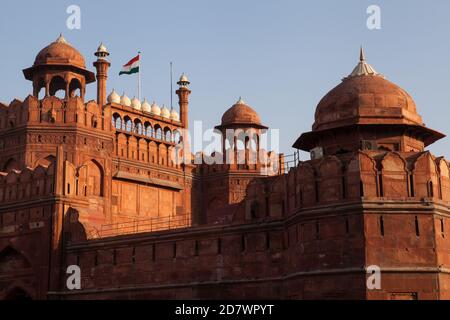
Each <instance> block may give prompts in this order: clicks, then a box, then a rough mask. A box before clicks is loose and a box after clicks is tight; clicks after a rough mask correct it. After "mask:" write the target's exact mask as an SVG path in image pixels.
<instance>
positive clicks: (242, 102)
mask: <svg viewBox="0 0 450 320" xmlns="http://www.w3.org/2000/svg"><path fill="white" fill-rule="evenodd" d="M236 104H246V103H245V101H244V100H243V99H242V97H239V100H238V101H237V102H236Z"/></svg>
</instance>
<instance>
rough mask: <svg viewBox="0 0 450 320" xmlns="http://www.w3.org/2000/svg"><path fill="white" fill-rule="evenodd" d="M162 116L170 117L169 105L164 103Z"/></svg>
mask: <svg viewBox="0 0 450 320" xmlns="http://www.w3.org/2000/svg"><path fill="white" fill-rule="evenodd" d="M161 117H163V118H167V119H169V118H170V110H169V109H167V107H166V106H165V105H163V107H162V109H161Z"/></svg>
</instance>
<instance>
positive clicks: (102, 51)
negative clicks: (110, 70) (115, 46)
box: [97, 42, 108, 53]
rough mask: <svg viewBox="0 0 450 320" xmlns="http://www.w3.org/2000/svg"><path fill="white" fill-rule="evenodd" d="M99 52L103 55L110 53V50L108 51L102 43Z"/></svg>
mask: <svg viewBox="0 0 450 320" xmlns="http://www.w3.org/2000/svg"><path fill="white" fill-rule="evenodd" d="M97 52H101V53H108V50H106V47H105V45H104V44H103V42H102V43H100V45H99V46H98V48H97Z"/></svg>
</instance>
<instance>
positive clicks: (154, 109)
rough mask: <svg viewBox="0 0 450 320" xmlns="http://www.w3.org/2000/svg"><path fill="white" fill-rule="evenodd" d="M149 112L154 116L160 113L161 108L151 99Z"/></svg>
mask: <svg viewBox="0 0 450 320" xmlns="http://www.w3.org/2000/svg"><path fill="white" fill-rule="evenodd" d="M150 112H151V113H152V114H154V115H156V116H159V115H160V114H161V108H160V107H159V106H158V105H157V104H156V102H155V101H153V103H152V106H151V109H150Z"/></svg>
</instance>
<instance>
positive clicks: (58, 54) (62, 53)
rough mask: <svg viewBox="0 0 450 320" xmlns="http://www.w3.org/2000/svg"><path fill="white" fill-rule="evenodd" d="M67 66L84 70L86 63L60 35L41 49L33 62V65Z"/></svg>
mask: <svg viewBox="0 0 450 320" xmlns="http://www.w3.org/2000/svg"><path fill="white" fill-rule="evenodd" d="M46 64H57V65H61V64H67V65H74V66H77V67H79V68H82V69H85V68H86V63H85V61H84V57H83V56H82V55H81V53H80V52H79V51H78V50H77V49H75V48H74V47H72V46H71V45H70V44H68V43H67V41H66V39H64V37H63V36H62V35H60V36H59V37H58V39H56V41H54V42H52V43H51V44H49V45H48V46H47V47H45V48H44V49H42V50H41V51H40V52H39V53H38V54H37V56H36V59H35V60H34V65H35V66H37V65H46Z"/></svg>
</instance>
